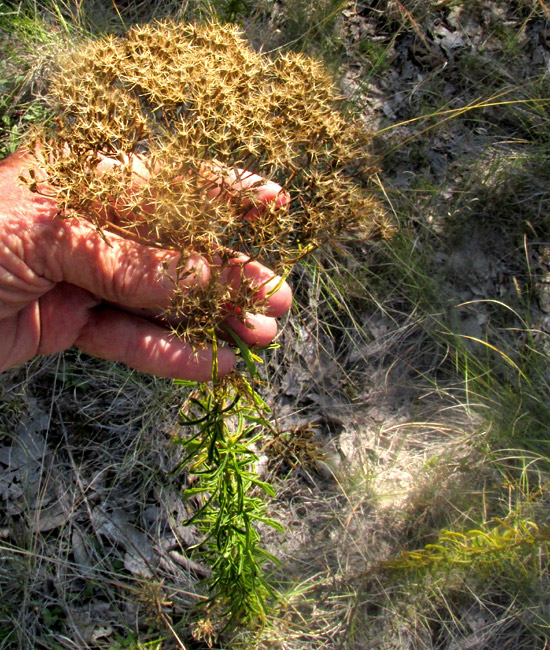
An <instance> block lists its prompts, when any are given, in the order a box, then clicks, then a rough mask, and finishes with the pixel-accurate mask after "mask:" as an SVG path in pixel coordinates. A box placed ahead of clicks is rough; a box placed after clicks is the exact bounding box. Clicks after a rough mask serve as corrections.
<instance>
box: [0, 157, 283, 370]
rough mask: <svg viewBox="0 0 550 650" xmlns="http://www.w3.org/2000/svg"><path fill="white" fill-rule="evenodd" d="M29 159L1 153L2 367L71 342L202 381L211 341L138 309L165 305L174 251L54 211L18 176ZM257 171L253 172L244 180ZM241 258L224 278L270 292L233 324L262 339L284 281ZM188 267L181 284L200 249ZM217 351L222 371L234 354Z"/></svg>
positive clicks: (197, 279)
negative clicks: (203, 343) (176, 331)
mask: <svg viewBox="0 0 550 650" xmlns="http://www.w3.org/2000/svg"><path fill="white" fill-rule="evenodd" d="M34 164H35V161H34V159H33V158H32V157H31V156H30V155H29V154H25V153H23V152H20V151H19V152H16V153H15V154H12V155H11V156H9V157H8V158H6V159H5V160H2V161H0V371H3V370H6V369H7V368H11V367H13V366H15V365H18V364H20V363H23V362H25V361H27V360H29V359H31V358H32V357H34V356H35V355H37V354H51V353H54V352H59V351H61V350H65V349H67V348H69V347H71V346H72V345H75V346H76V347H78V348H79V349H81V350H82V351H83V352H85V353H86V354H90V355H92V356H96V357H99V358H102V359H107V360H111V361H121V362H123V363H125V364H127V365H128V366H131V367H132V368H135V369H137V370H140V371H144V372H148V373H151V374H154V375H158V376H162V377H173V378H181V379H191V380H195V381H208V380H209V379H210V378H211V374H212V349H211V348H210V347H205V348H204V349H200V350H194V349H193V347H192V346H191V345H190V344H188V343H185V342H183V341H181V340H180V339H178V338H177V337H176V336H174V335H173V334H171V333H170V331H169V330H168V329H166V328H164V327H162V325H160V324H158V323H156V322H153V321H152V320H150V319H148V318H146V317H144V316H143V315H148V314H152V313H160V312H161V311H164V310H166V309H169V307H170V305H171V303H172V300H173V294H174V281H175V279H176V277H178V273H177V267H178V261H179V254H178V253H176V252H175V251H170V250H162V249H159V248H154V247H153V246H147V245H144V244H143V243H140V242H137V241H131V240H129V239H126V238H123V237H121V236H119V235H116V234H113V233H110V232H104V233H99V232H98V231H97V229H96V228H95V227H94V226H93V225H92V224H91V223H90V222H88V221H86V220H85V219H78V218H64V219H59V218H55V217H56V214H57V213H58V209H59V208H58V206H57V204H56V201H55V199H54V198H53V193H50V194H48V195H44V194H42V193H41V194H37V193H34V192H31V190H30V189H29V188H28V187H27V186H25V185H23V184H22V183H21V181H20V180H19V177H20V176H21V174H23V173H25V172H27V171H28V170H29V169H30V168H31V167H33V166H34ZM258 180H259V179H258V177H257V176H250V177H249V183H250V186H253V185H255V183H256V182H257V181H258ZM243 182H244V181H243ZM281 196H282V194H281V188H280V187H279V186H278V185H276V184H275V183H269V182H268V183H266V184H264V185H263V186H262V187H260V188H259V189H258V199H259V200H260V202H263V203H267V202H269V201H272V200H277V201H280V200H281V198H280V197H281ZM277 197H279V198H277ZM255 209H257V208H255ZM238 265H241V266H240V267H239V268H237V266H234V267H233V268H232V269H228V270H227V273H226V274H225V275H224V276H223V278H222V281H223V282H226V283H227V284H228V286H229V287H235V285H236V284H237V283H238V282H240V280H241V278H242V276H243V275H244V277H245V278H246V279H247V280H249V281H251V282H252V283H253V284H254V286H258V287H259V289H258V300H263V299H264V298H265V297H266V296H269V297H268V298H267V300H266V306H265V310H264V313H263V314H254V315H252V314H251V315H248V317H247V318H246V324H245V323H242V322H238V321H236V320H235V319H233V320H231V321H229V322H230V325H231V327H232V328H233V329H234V330H235V331H236V333H237V334H238V336H239V337H240V338H241V339H243V340H244V341H245V343H247V344H248V345H260V346H263V345H267V344H268V343H270V342H271V341H272V340H273V338H274V336H275V335H276V333H277V325H276V322H275V318H276V317H278V316H281V315H282V314H284V313H285V312H286V311H287V310H288V308H289V307H290V302H291V299H292V294H291V291H290V288H289V286H288V285H287V284H286V282H281V281H280V279H279V278H277V277H276V276H274V275H273V273H272V272H271V271H270V270H269V269H267V268H266V267H264V266H262V265H261V264H259V263H258V262H248V263H247V262H246V260H239V262H238ZM185 271H186V273H184V274H183V277H184V278H185V279H184V280H183V281H182V282H180V287H181V286H182V285H183V289H186V288H192V287H193V286H195V285H200V284H202V283H204V282H206V281H207V279H208V277H209V267H208V264H207V262H206V260H205V259H204V258H202V257H200V256H199V255H192V256H191V257H190V258H189V261H188V262H187V265H186V267H185ZM179 277H181V275H180V276H179ZM277 287H278V288H277ZM275 288H277V290H276V291H275V292H274V293H273V294H272V295H269V294H270V292H271V291H272V290H273V289H275ZM217 355H218V376H220V377H221V376H223V375H225V374H227V373H228V372H230V370H231V369H232V368H233V366H234V364H235V353H234V352H233V350H232V349H231V348H228V347H219V348H218V351H217Z"/></svg>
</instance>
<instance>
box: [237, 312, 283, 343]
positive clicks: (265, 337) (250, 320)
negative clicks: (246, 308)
mask: <svg viewBox="0 0 550 650" xmlns="http://www.w3.org/2000/svg"><path fill="white" fill-rule="evenodd" d="M224 324H225V325H226V326H227V327H229V328H230V329H231V330H232V331H233V332H235V334H236V335H237V336H238V337H239V338H240V339H241V341H244V342H245V343H246V344H247V345H249V346H251V347H252V346H257V347H259V348H263V347H265V346H266V345H269V344H270V343H272V341H273V339H274V338H275V337H276V336H277V321H276V320H275V319H274V318H270V317H269V316H264V315H263V314H247V316H246V319H245V321H244V322H243V321H242V320H239V319H238V318H235V317H234V316H228V317H227V318H226V319H225V321H224ZM229 341H231V338H229Z"/></svg>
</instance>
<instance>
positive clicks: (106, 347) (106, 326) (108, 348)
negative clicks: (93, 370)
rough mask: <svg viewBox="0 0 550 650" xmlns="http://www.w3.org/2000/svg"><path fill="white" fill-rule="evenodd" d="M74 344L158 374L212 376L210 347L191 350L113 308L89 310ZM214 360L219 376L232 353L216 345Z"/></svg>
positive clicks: (206, 378) (231, 362)
mask: <svg viewBox="0 0 550 650" xmlns="http://www.w3.org/2000/svg"><path fill="white" fill-rule="evenodd" d="M75 345H76V346H77V347H78V348H80V349H81V350H82V351H83V352H85V353H86V354H90V355H92V356H95V357H99V358H101V359H106V360H108V361H121V362H122V363H125V364H126V365H128V366H130V367H131V368H135V369H136V370H139V371H141V372H146V373H149V374H153V375H157V376H158V377H171V378H174V379H188V380H191V381H209V380H210V379H212V360H213V357H212V348H211V347H205V348H203V349H198V350H194V349H193V347H192V346H191V345H189V344H187V343H184V342H183V341H181V340H180V339H178V338H177V337H176V336H174V335H173V334H171V333H170V332H168V331H167V330H165V329H164V328H162V327H159V326H158V325H155V324H153V323H150V322H149V321H146V320H143V319H140V318H137V317H135V316H132V315H130V314H126V313H124V312H120V311H117V310H115V309H110V308H100V309H98V310H95V311H93V312H92V313H91V315H90V318H89V320H88V322H87V323H86V325H85V327H84V328H83V330H82V332H81V334H80V336H79V337H78V339H77V340H76V341H75ZM217 359H218V377H223V376H224V375H226V374H227V373H228V372H230V371H231V370H232V369H233V367H234V365H235V353H234V352H233V351H232V350H231V349H230V348H225V347H220V348H218V351H217Z"/></svg>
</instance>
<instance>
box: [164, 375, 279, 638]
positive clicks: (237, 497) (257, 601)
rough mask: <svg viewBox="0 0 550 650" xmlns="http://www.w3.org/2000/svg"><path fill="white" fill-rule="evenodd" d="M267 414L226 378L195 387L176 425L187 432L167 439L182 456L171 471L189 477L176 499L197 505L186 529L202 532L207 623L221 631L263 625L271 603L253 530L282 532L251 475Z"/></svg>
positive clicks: (262, 487)
mask: <svg viewBox="0 0 550 650" xmlns="http://www.w3.org/2000/svg"><path fill="white" fill-rule="evenodd" d="M189 383H190V382H186V384H187V385H189ZM268 411H269V409H268V407H267V404H265V402H264V401H263V400H262V399H261V398H260V396H259V395H258V394H257V393H256V391H255V390H254V389H253V387H252V385H251V384H250V383H249V382H248V381H247V380H246V379H245V378H244V377H243V376H240V375H232V376H230V377H229V378H228V379H224V380H223V381H220V382H214V385H213V386H209V385H207V384H200V385H195V388H194V390H193V392H192V393H191V395H190V397H189V398H188V400H187V402H186V404H185V405H184V407H183V408H182V410H181V412H180V413H181V417H182V420H183V424H184V426H186V427H191V428H192V429H195V433H193V435H192V436H191V437H189V438H177V439H175V442H177V443H178V444H181V445H182V446H183V448H184V450H185V454H186V455H185V458H184V460H183V461H182V463H181V464H180V465H179V466H178V468H177V469H176V470H174V471H175V472H179V471H180V470H183V469H185V470H186V475H187V476H188V477H189V482H190V484H191V487H188V488H186V489H185V491H184V492H183V498H184V500H186V501H189V500H192V499H193V500H196V499H199V502H200V506H199V507H198V509H197V511H196V512H195V513H194V514H193V515H192V516H191V517H190V518H189V520H188V521H187V524H195V525H197V526H198V529H199V531H200V532H201V533H202V539H201V541H200V543H199V544H198V545H197V551H198V553H199V555H200V556H201V557H202V558H203V559H204V560H205V561H206V563H207V564H208V565H209V566H210V568H211V570H212V574H213V575H212V578H211V579H209V580H208V583H207V586H208V590H209V598H208V600H207V609H208V616H209V617H212V618H214V619H215V620H216V621H218V622H220V621H223V626H224V627H225V626H227V625H229V624H234V623H248V624H257V623H258V621H265V617H266V614H267V612H268V610H269V601H270V600H272V599H274V598H277V597H278V594H277V593H276V592H275V590H274V589H273V588H272V587H271V586H270V584H269V583H268V582H267V580H266V579H265V577H264V575H263V572H262V565H263V564H264V563H265V562H266V561H271V562H273V561H276V560H275V558H274V557H272V556H271V555H270V554H269V553H267V552H266V551H265V550H264V549H262V548H261V546H260V533H259V529H258V528H259V526H269V527H271V528H274V529H276V530H278V531H280V532H283V529H282V527H281V525H280V524H278V523H277V522H276V521H274V520H273V519H271V518H270V517H269V516H268V514H267V508H266V504H265V501H264V499H263V498H262V494H267V495H268V496H270V497H273V496H274V495H275V493H274V491H273V488H272V487H271V486H270V485H269V484H268V483H266V482H264V481H261V480H260V479H259V478H258V476H257V474H256V471H255V464H256V463H257V461H258V457H257V455H256V452H255V447H254V445H255V444H256V443H257V442H258V441H259V440H260V438H261V436H262V433H263V431H264V427H265V426H268V422H267V421H266V416H267V414H268Z"/></svg>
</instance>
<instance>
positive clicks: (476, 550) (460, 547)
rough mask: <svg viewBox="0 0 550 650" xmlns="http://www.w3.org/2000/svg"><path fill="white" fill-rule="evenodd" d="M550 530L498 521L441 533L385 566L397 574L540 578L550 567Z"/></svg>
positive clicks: (530, 523)
mask: <svg viewBox="0 0 550 650" xmlns="http://www.w3.org/2000/svg"><path fill="white" fill-rule="evenodd" d="M549 545H550V529H548V528H546V527H539V526H537V524H536V523H535V522H533V521H529V520H526V519H517V520H515V521H512V520H511V521H506V520H499V519H497V520H495V521H493V522H490V523H489V524H488V525H484V526H481V527H480V528H477V529H472V530H468V531H465V532H464V533H460V532H457V531H452V530H445V529H443V530H441V532H440V535H439V538H438V540H437V541H436V542H435V543H434V544H426V546H425V547H424V548H423V549H419V550H416V551H403V552H402V553H401V555H400V556H399V557H398V558H396V559H394V560H390V561H388V562H387V563H386V567H387V568H389V569H394V570H405V571H422V570H430V571H435V572H437V573H438V574H444V573H445V572H446V571H451V570H453V569H460V570H461V571H475V572H476V573H477V574H478V575H485V576H489V575H491V573H492V572H496V571H498V572H501V573H504V572H505V573H506V574H508V575H513V574H514V573H517V572H518V571H519V572H520V573H521V574H522V575H528V574H529V573H535V574H537V575H538V574H539V573H540V571H541V570H544V569H545V568H546V566H547V565H548V559H549V555H548V553H549V550H550V548H549Z"/></svg>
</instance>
